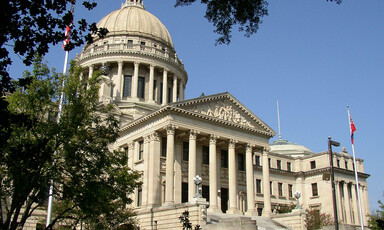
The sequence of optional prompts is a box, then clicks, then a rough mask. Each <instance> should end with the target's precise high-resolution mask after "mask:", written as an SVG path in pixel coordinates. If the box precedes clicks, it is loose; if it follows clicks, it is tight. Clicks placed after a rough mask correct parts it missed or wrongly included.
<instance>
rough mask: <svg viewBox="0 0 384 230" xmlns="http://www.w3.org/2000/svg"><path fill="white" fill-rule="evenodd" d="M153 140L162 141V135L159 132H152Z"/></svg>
mask: <svg viewBox="0 0 384 230" xmlns="http://www.w3.org/2000/svg"><path fill="white" fill-rule="evenodd" d="M150 136H151V141H160V135H159V133H158V132H153V133H151V135H150Z"/></svg>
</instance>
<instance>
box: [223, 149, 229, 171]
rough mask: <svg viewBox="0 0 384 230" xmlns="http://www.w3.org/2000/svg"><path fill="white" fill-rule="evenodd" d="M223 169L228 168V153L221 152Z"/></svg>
mask: <svg viewBox="0 0 384 230" xmlns="http://www.w3.org/2000/svg"><path fill="white" fill-rule="evenodd" d="M221 167H222V168H228V151H227V150H221Z"/></svg>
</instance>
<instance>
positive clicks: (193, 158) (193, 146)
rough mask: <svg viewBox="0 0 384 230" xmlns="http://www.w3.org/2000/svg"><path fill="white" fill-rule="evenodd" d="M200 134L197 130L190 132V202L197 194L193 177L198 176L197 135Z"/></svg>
mask: <svg viewBox="0 0 384 230" xmlns="http://www.w3.org/2000/svg"><path fill="white" fill-rule="evenodd" d="M198 134H199V132H198V131H196V130H191V131H190V132H189V156H188V163H189V164H188V202H192V199H193V196H194V195H195V194H196V187H195V184H194V182H193V178H194V177H195V176H196V137H197V135H198Z"/></svg>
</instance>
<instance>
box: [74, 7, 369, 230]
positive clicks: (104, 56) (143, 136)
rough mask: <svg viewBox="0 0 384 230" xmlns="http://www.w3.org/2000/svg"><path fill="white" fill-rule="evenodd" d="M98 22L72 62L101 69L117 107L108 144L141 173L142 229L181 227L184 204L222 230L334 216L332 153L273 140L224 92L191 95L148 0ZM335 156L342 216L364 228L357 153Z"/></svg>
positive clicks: (106, 99)
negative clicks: (115, 134)
mask: <svg viewBox="0 0 384 230" xmlns="http://www.w3.org/2000/svg"><path fill="white" fill-rule="evenodd" d="M97 26H98V27H104V28H107V29H108V31H109V33H108V34H107V35H106V36H105V37H104V38H101V39H100V38H97V39H95V40H94V41H93V43H92V44H88V45H86V46H85V47H84V48H83V50H82V52H81V53H80V54H79V55H78V56H77V57H76V59H77V61H78V64H79V65H81V66H82V67H83V68H84V71H85V72H84V74H83V76H84V77H91V76H92V74H93V73H94V72H95V71H96V70H102V72H103V75H102V78H103V81H102V83H101V87H100V91H99V98H100V99H99V100H100V103H102V104H105V105H107V104H111V105H113V107H114V113H115V114H116V115H117V117H118V119H119V122H120V136H119V138H118V140H117V141H116V142H115V143H114V144H113V146H111V148H112V149H122V150H125V152H126V153H127V155H128V159H129V160H128V166H129V167H130V168H131V169H133V170H137V171H139V172H141V174H142V178H141V180H142V182H143V185H142V187H141V188H140V189H137V190H136V191H135V192H134V194H131V196H132V198H133V200H134V202H133V203H132V204H131V208H133V209H134V210H135V211H136V212H137V220H138V225H139V226H140V229H141V230H143V229H181V224H180V222H179V219H178V217H179V216H180V215H181V213H182V212H184V211H185V210H189V212H190V215H191V222H192V223H193V224H194V225H195V224H200V225H201V226H202V227H203V229H226V228H225V227H218V226H220V223H225V225H227V226H226V227H227V228H228V229H232V228H233V226H232V228H229V227H228V226H229V225H230V224H231V223H236V221H238V223H240V222H241V221H243V220H249V221H248V222H247V223H248V225H249V224H253V225H255V224H257V223H258V222H259V221H258V219H257V218H261V217H263V218H264V219H263V220H265V221H267V220H268V219H269V220H271V222H275V223H280V224H279V226H280V228H281V229H287V228H291V229H303V228H304V218H305V210H306V209H317V210H321V212H322V213H329V214H331V215H333V204H332V186H331V183H330V181H329V174H330V165H329V155H328V152H327V151H325V152H320V153H314V152H312V151H311V150H310V149H308V148H306V147H304V146H302V145H299V144H295V143H292V142H288V141H287V140H283V139H281V138H279V139H278V140H276V141H274V142H273V143H271V142H270V139H271V138H272V137H274V136H275V135H276V132H275V131H274V130H273V129H272V128H271V127H270V126H268V124H266V123H265V122H264V121H262V120H261V119H260V118H259V117H258V116H257V115H255V114H254V113H253V112H252V111H250V110H249V109H248V108H246V107H245V106H244V105H243V104H242V103H241V102H240V101H238V100H237V99H236V98H235V97H233V96H232V95H231V94H230V93H228V92H223V93H218V94H214V95H201V96H200V97H198V98H185V93H184V92H185V90H186V87H187V83H188V78H189V77H193V76H188V74H187V72H186V70H185V68H184V64H185V65H188V63H183V62H182V61H181V60H180V59H179V55H178V54H177V52H176V50H175V48H174V44H173V42H172V38H171V36H170V34H169V32H168V30H167V28H166V27H165V26H164V25H163V24H162V22H161V21H160V20H159V19H158V18H156V16H154V15H152V14H151V13H150V12H148V11H146V10H145V7H144V5H143V3H142V0H126V2H125V3H123V4H122V5H121V8H120V9H117V10H115V11H113V12H111V13H110V14H108V15H106V16H105V17H103V18H102V19H101V20H100V21H99V23H98V25H97ZM180 56H182V54H181V55H180ZM333 162H334V166H335V183H336V199H337V211H338V217H339V222H340V223H341V224H344V225H349V226H354V225H355V226H359V225H360V217H359V208H358V202H357V187H356V181H355V177H354V170H353V167H354V165H353V158H352V157H351V155H350V154H349V153H348V152H347V151H346V150H345V149H343V150H342V151H341V152H339V153H334V159H333ZM356 167H357V170H358V174H359V179H360V180H359V183H360V186H359V187H358V188H359V192H360V196H361V200H362V210H363V221H364V224H365V225H367V216H366V215H367V214H368V213H369V205H368V203H369V202H368V192H367V181H366V179H367V178H368V177H369V174H367V173H365V171H364V166H363V160H362V159H357V165H356ZM196 175H199V176H200V177H201V178H202V184H201V186H200V188H199V189H198V190H199V191H196V190H197V187H196V186H195V183H194V178H195V177H196ZM296 191H298V192H300V193H301V197H300V199H299V204H300V206H301V208H300V207H299V208H297V209H295V210H293V211H292V212H290V213H284V214H282V213H280V214H279V210H280V209H281V207H284V206H289V205H296V204H297V199H296V198H295V196H294V194H295V192H296ZM196 194H197V195H198V194H201V195H202V198H198V197H195V196H196ZM260 216H261V217H260ZM231 218H232V219H231ZM236 218H237V219H236ZM228 219H229V220H232V222H231V221H228ZM226 220H227V221H226ZM272 220H273V221H272ZM215 225H216V227H214V226H215ZM239 228H240V227H239ZM244 229H245V228H244ZM276 229H277V228H276Z"/></svg>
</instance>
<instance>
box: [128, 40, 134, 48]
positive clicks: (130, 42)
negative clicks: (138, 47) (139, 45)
mask: <svg viewBox="0 0 384 230" xmlns="http://www.w3.org/2000/svg"><path fill="white" fill-rule="evenodd" d="M127 46H128V48H132V47H133V40H128V42H127Z"/></svg>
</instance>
